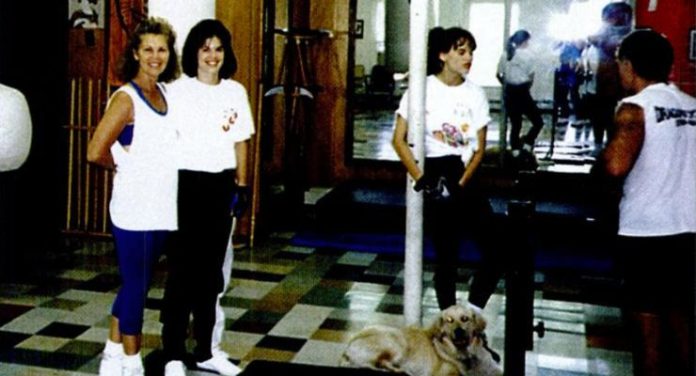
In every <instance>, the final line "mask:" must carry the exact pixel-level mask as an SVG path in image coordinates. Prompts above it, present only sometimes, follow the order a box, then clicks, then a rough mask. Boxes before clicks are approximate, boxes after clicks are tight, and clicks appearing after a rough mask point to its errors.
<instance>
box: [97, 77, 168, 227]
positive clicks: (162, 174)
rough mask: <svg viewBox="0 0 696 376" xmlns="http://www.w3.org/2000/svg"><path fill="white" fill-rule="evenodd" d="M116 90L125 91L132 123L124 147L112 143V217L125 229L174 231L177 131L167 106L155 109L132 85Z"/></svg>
mask: <svg viewBox="0 0 696 376" xmlns="http://www.w3.org/2000/svg"><path fill="white" fill-rule="evenodd" d="M159 88H160V90H161V91H162V93H163V94H164V90H163V88H162V87H161V86H159ZM118 92H124V93H126V94H128V96H130V98H131V101H132V102H133V118H134V124H133V138H132V141H131V144H130V145H129V146H128V150H126V149H125V148H124V146H123V145H121V144H120V143H119V142H115V143H114V144H113V145H112V146H111V154H112V155H113V157H114V162H115V163H116V174H115V176H114V185H113V192H112V195H111V204H110V207H109V209H110V212H111V221H112V222H113V224H114V225H116V226H117V227H119V228H122V229H125V230H133V231H147V230H176V229H177V211H176V210H177V209H176V200H177V184H178V171H177V166H176V163H175V155H174V154H175V150H176V149H175V146H176V137H177V136H176V130H175V129H174V126H173V125H172V124H171V122H170V121H169V120H168V118H167V111H166V110H165V111H164V112H163V113H159V112H157V111H156V110H155V109H154V108H152V107H151V106H150V104H149V103H147V102H146V101H145V100H144V98H143V97H142V96H141V95H140V94H139V93H138V90H136V89H135V88H134V87H133V86H132V85H131V84H126V85H124V86H122V87H121V88H119V89H118V90H117V91H116V92H115V93H114V94H116V93H118ZM112 98H113V97H112ZM165 98H166V97H165Z"/></svg>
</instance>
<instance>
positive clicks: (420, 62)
mask: <svg viewBox="0 0 696 376" xmlns="http://www.w3.org/2000/svg"><path fill="white" fill-rule="evenodd" d="M410 11H411V13H410V26H409V32H410V42H409V46H410V51H409V78H408V80H409V85H408V93H409V95H408V142H409V144H411V145H413V156H414V157H415V159H416V161H417V162H418V164H419V165H420V168H421V169H423V164H424V161H425V158H424V157H425V155H424V154H425V153H424V147H423V144H424V142H425V133H424V130H423V128H424V125H425V75H426V63H427V59H426V55H427V43H428V1H427V0H411V10H410ZM412 183H413V182H412V181H411V178H410V177H409V178H408V181H407V184H406V260H405V265H404V320H405V322H406V324H407V325H420V324H421V304H422V303H421V302H422V296H423V194H422V192H415V191H414V190H413V189H412V188H411V187H412V186H413V184H412Z"/></svg>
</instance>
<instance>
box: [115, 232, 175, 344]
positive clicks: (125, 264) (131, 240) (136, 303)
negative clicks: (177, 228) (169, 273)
mask: <svg viewBox="0 0 696 376" xmlns="http://www.w3.org/2000/svg"><path fill="white" fill-rule="evenodd" d="M112 233H113V235H114V242H115V244H116V257H117V258H118V270H119V272H120V274H121V283H122V286H121V289H120V290H119V291H118V294H117V295H116V299H115V300H114V305H113V307H112V308H111V314H112V315H113V316H114V317H116V318H117V319H118V320H119V330H120V331H121V334H126V335H138V334H140V333H141V332H142V329H143V312H144V310H145V299H146V298H147V290H148V289H149V287H150V280H151V278H152V269H153V268H154V265H155V263H156V262H157V260H158V259H159V257H160V255H161V254H162V251H163V249H164V245H165V241H166V239H167V237H168V236H169V234H170V231H130V230H124V229H120V228H118V227H116V226H112Z"/></svg>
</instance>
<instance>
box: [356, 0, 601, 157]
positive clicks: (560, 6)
mask: <svg viewBox="0 0 696 376" xmlns="http://www.w3.org/2000/svg"><path fill="white" fill-rule="evenodd" d="M610 2H611V0H565V1H558V2H548V1H546V0H526V1H523V2H522V1H509V0H508V1H505V0H497V1H496V0H472V1H467V2H461V1H460V0H435V1H432V2H429V3H430V6H431V9H430V11H429V16H430V21H429V23H430V26H431V27H432V26H436V25H441V26H444V27H449V26H461V27H464V28H466V29H468V30H470V31H471V32H472V33H473V34H474V36H475V37H476V39H477V45H478V48H477V49H476V52H475V54H474V63H473V66H472V69H471V72H470V74H469V76H468V77H467V79H470V80H472V81H473V82H475V83H476V84H478V85H479V86H481V87H483V88H484V90H485V91H486V94H487V96H488V99H489V103H490V107H491V116H492V118H493V119H494V120H493V122H492V123H491V124H490V125H489V127H488V134H487V148H491V149H495V148H501V147H502V146H505V145H506V143H507V142H506V141H507V139H508V137H509V136H508V135H507V128H509V127H507V126H506V127H500V124H501V123H502V121H501V120H502V118H501V116H502V115H503V111H502V110H503V109H502V87H501V84H500V82H498V80H497V79H496V68H497V65H498V62H499V60H500V58H501V56H502V54H503V46H504V44H505V41H506V37H507V35H509V34H510V33H512V32H514V31H515V30H518V29H526V30H528V31H529V32H530V34H531V35H532V39H531V40H530V45H529V50H530V52H531V55H532V56H533V61H532V65H533V66H534V81H533V86H532V88H531V95H532V97H533V98H534V100H535V101H536V103H537V106H538V107H539V108H540V110H541V112H542V118H543V119H544V128H543V130H542V132H541V134H540V135H539V136H538V138H537V139H536V145H535V148H534V152H535V154H536V156H537V158H538V159H540V160H544V159H546V160H548V161H550V162H551V160H556V159H558V158H560V159H562V160H563V161H564V162H570V163H575V164H587V163H590V162H591V160H592V149H594V145H595V143H594V140H593V134H592V132H591V126H590V124H589V120H588V119H587V118H588V117H589V116H588V115H587V114H582V116H581V114H580V113H579V112H580V111H579V109H580V107H581V105H580V104H578V103H580V102H577V103H573V101H574V100H575V98H577V96H578V95H579V96H582V94H584V92H586V90H587V89H586V86H587V83H586V81H585V80H584V79H585V78H590V80H591V77H592V71H591V67H592V66H593V64H594V65H596V64H595V63H594V62H593V61H591V60H592V59H591V57H592V56H593V51H591V50H590V49H589V48H585V47H587V46H588V45H587V44H586V43H585V41H586V40H587V38H588V36H590V35H592V34H594V33H596V32H597V31H598V30H599V28H600V27H601V25H602V20H601V13H602V8H603V7H604V6H605V5H607V4H608V3H610ZM506 6H507V7H509V8H508V9H506ZM506 10H507V12H506ZM506 15H507V19H506ZM408 17H409V2H408V1H404V0H372V1H357V11H356V18H357V21H356V22H357V25H356V26H357V29H358V30H359V31H360V32H358V33H356V35H354V40H353V42H354V46H355V54H354V67H355V69H354V71H353V80H354V92H353V93H352V98H351V103H352V109H351V110H352V119H353V124H352V128H351V126H350V124H349V126H348V129H349V131H352V135H351V136H352V140H353V148H352V156H353V159H354V160H382V161H385V160H386V161H398V158H397V156H396V153H395V152H394V151H393V149H392V147H391V134H392V125H393V121H394V110H395V109H396V108H397V106H398V103H399V100H400V98H401V95H402V94H403V92H404V91H405V89H406V88H407V87H408V40H409V35H408ZM571 44H577V45H578V46H580V49H581V55H582V56H581V58H579V59H578V60H577V61H576V62H575V65H574V69H576V70H577V72H578V73H579V76H578V77H579V78H580V81H579V84H578V85H577V87H576V88H574V89H573V90H577V91H578V92H577V94H576V93H574V92H573V93H572V96H570V95H571V93H569V94H568V95H566V96H565V97H563V98H560V97H559V93H558V86H559V85H558V82H557V78H558V73H557V72H558V71H559V69H560V68H561V59H562V58H564V57H565V56H567V55H563V54H562V52H564V48H566V47H569V46H570V45H571ZM588 50H589V54H588ZM530 126H531V124H529V121H528V120H527V119H526V118H525V120H524V122H523V126H522V127H523V134H524V132H525V131H526V129H528V128H529V127H530ZM350 138H351V137H349V139H350ZM552 139H553V140H555V141H556V142H555V149H553V147H554V143H552V142H551V140H552ZM598 144H601V140H598Z"/></svg>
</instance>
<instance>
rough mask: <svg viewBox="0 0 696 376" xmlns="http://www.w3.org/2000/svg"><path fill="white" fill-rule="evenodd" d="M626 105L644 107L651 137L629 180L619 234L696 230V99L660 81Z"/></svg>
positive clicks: (623, 199) (659, 233)
mask: <svg viewBox="0 0 696 376" xmlns="http://www.w3.org/2000/svg"><path fill="white" fill-rule="evenodd" d="M621 103H632V104H635V105H638V106H640V107H641V108H642V109H643V113H644V116H645V139H644V141H643V147H642V148H641V150H640V153H639V154H638V158H637V159H636V161H635V163H634V165H633V168H632V169H631V171H630V172H629V173H628V176H626V180H625V181H624V186H623V197H622V198H621V203H620V205H619V234H620V235H626V236H665V235H675V234H680V233H684V232H696V98H693V97H691V96H689V95H687V94H685V93H683V92H681V91H680V90H679V89H678V88H677V87H676V86H673V85H667V84H664V83H658V84H653V85H650V86H648V87H646V88H645V89H643V90H642V91H641V92H640V93H638V94H636V95H634V96H631V97H628V98H624V99H623V100H622V101H621Z"/></svg>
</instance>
